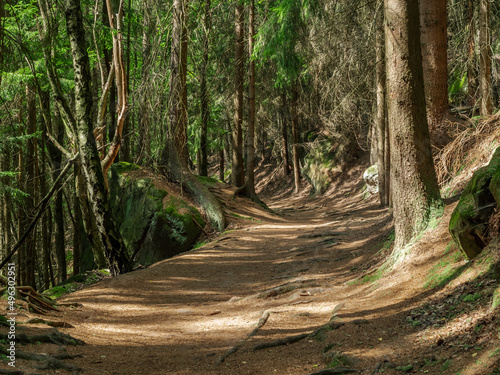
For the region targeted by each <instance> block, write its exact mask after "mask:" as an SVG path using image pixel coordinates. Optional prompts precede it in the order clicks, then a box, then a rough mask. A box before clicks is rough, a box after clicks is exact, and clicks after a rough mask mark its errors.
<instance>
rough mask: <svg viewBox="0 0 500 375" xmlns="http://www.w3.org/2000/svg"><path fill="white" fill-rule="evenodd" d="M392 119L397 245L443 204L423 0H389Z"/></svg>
mask: <svg viewBox="0 0 500 375" xmlns="http://www.w3.org/2000/svg"><path fill="white" fill-rule="evenodd" d="M385 11H386V29H385V38H386V64H387V91H388V97H387V99H388V119H389V128H390V142H391V146H390V147H391V184H392V189H391V191H392V199H393V205H394V218H395V232H396V241H395V246H396V248H398V249H399V248H402V247H403V246H404V245H406V244H407V243H408V242H409V241H410V240H411V239H412V238H413V237H414V236H415V235H416V234H417V233H419V232H420V231H422V230H423V229H425V228H426V227H427V224H428V223H429V220H430V219H431V217H432V215H433V214H436V212H435V211H436V210H438V209H440V208H441V205H442V203H441V198H440V195H439V186H438V184H437V178H436V172H435V170H434V164H433V159H432V153H431V145H430V138H429V128H428V125H427V116H426V112H425V91H424V84H423V76H422V75H423V73H422V56H421V47H420V30H419V21H418V20H419V17H418V12H419V10H418V2H416V1H413V0H385Z"/></svg>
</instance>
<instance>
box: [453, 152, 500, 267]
mask: <svg viewBox="0 0 500 375" xmlns="http://www.w3.org/2000/svg"><path fill="white" fill-rule="evenodd" d="M499 207H500V147H499V148H497V149H496V151H495V153H494V155H493V158H492V159H491V161H490V163H489V164H488V165H487V166H485V167H483V168H481V169H479V170H477V171H476V172H475V173H474V175H473V176H472V179H471V180H470V181H469V183H468V184H467V186H466V187H465V189H464V191H463V193H462V196H461V197H460V201H459V202H458V205H457V207H455V210H454V211H453V213H452V215H451V219H450V226H449V228H450V233H451V236H452V237H453V240H454V241H455V242H456V243H457V244H458V246H459V247H460V250H461V251H462V252H463V253H464V255H465V256H466V257H467V259H473V258H475V257H476V256H477V255H478V254H479V253H481V251H482V250H483V249H484V248H485V247H486V245H487V244H488V241H489V233H488V229H489V221H490V218H491V216H492V215H493V213H494V212H495V209H498V208H499Z"/></svg>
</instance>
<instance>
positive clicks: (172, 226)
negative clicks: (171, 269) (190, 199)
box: [109, 162, 205, 265]
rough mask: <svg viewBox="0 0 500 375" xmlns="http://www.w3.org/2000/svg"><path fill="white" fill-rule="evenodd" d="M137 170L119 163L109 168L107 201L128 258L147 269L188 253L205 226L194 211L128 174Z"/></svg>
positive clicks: (149, 181)
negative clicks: (108, 197)
mask: <svg viewBox="0 0 500 375" xmlns="http://www.w3.org/2000/svg"><path fill="white" fill-rule="evenodd" d="M139 169H140V168H139V167H137V166H135V165H133V164H129V163H123V162H120V163H115V164H114V165H113V166H112V167H111V168H110V171H109V190H110V201H111V207H112V210H113V214H114V217H115V219H116V221H117V224H118V227H119V230H120V232H121V234H122V237H123V239H124V242H125V245H126V246H127V250H128V251H129V253H130V255H131V257H133V259H134V261H135V262H136V263H138V264H142V265H150V264H153V263H155V262H158V261H160V260H162V259H165V258H169V257H172V256H174V255H176V254H178V253H180V252H183V251H187V250H189V249H190V248H191V247H192V246H193V244H194V243H196V240H197V239H198V237H199V235H200V234H201V232H202V229H201V228H202V227H203V226H204V225H205V223H204V221H203V218H202V216H201V214H200V212H199V211H198V210H197V209H196V208H195V207H193V206H191V205H189V204H188V203H187V202H185V201H184V200H182V199H180V198H177V197H174V196H171V195H169V193H168V192H167V191H165V190H162V189H160V188H158V187H156V186H155V184H154V180H153V179H151V178H148V177H137V176H136V175H134V174H129V173H130V172H133V171H136V170H139ZM195 221H196V223H195Z"/></svg>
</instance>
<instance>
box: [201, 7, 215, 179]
mask: <svg viewBox="0 0 500 375" xmlns="http://www.w3.org/2000/svg"><path fill="white" fill-rule="evenodd" d="M203 6H204V10H205V14H204V16H203V57H202V60H201V68H200V70H201V82H200V101H201V134H200V163H199V169H198V174H199V175H200V176H208V143H207V133H208V120H209V118H210V111H209V108H208V102H209V94H208V88H207V67H208V52H209V40H210V29H211V27H212V22H211V9H210V8H211V1H210V0H205V2H204V5H203Z"/></svg>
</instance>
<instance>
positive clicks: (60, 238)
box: [44, 97, 67, 284]
mask: <svg viewBox="0 0 500 375" xmlns="http://www.w3.org/2000/svg"><path fill="white" fill-rule="evenodd" d="M44 100H46V102H47V103H46V104H45V105H44V107H45V108H46V110H47V111H49V112H50V103H49V98H48V97H47V98H44ZM47 117H48V121H50V123H48V124H46V128H47V130H48V129H50V128H51V129H50V132H51V134H53V135H54V136H55V138H56V140H57V142H58V143H59V144H60V145H62V144H63V142H64V131H63V127H62V124H61V116H60V115H59V111H58V110H57V108H56V110H55V115H54V116H53V119H54V121H51V120H50V119H51V117H50V116H47ZM48 150H49V154H50V158H51V161H52V170H53V172H52V176H53V179H54V181H56V180H57V177H58V176H59V173H60V172H61V168H62V153H61V151H60V150H58V149H57V148H56V147H54V146H53V145H49V147H48ZM61 186H62V184H59V186H58V187H57V189H58V191H57V193H56V197H55V200H54V220H55V233H54V236H55V243H54V245H55V246H54V249H55V254H56V260H57V282H58V283H59V284H60V283H62V282H64V281H66V278H67V271H66V266H67V265H66V245H65V238H64V237H65V234H64V214H63V192H62V190H60V188H61Z"/></svg>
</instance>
